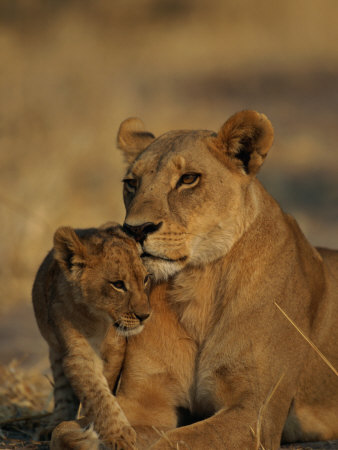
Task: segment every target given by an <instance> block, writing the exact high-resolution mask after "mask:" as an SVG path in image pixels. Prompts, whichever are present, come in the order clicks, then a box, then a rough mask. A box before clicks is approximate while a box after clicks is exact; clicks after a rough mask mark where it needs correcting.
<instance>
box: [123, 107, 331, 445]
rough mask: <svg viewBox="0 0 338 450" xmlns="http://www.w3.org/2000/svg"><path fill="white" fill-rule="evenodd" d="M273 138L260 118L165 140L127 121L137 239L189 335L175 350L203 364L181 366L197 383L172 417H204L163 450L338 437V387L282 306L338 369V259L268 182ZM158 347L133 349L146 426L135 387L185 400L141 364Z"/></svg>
mask: <svg viewBox="0 0 338 450" xmlns="http://www.w3.org/2000/svg"><path fill="white" fill-rule="evenodd" d="M272 141H273V128H272V126H271V123H270V121H269V120H268V119H267V118H266V116H264V115H263V114H259V113H257V112H255V111H243V112H240V113H237V114H235V115H234V116H232V117H231V118H230V119H229V120H227V121H226V122H225V124H224V125H223V126H222V127H221V129H220V131H219V132H218V133H217V134H216V133H214V132H211V131H186V130H180V131H172V132H168V133H166V134H164V135H162V136H160V137H159V138H157V139H155V138H154V136H153V135H152V134H151V133H150V132H147V131H145V130H144V128H143V124H142V122H141V121H140V120H138V119H127V120H126V121H125V122H123V123H122V124H121V127H120V130H119V135H118V146H119V148H120V149H122V150H123V152H124V154H125V157H126V160H127V162H128V163H129V168H128V170H127V173H126V176H125V179H124V201H125V206H126V218H125V224H124V229H125V231H126V232H127V233H129V234H130V235H131V236H133V237H134V239H135V240H136V241H138V242H139V243H140V244H141V246H142V249H143V254H142V258H143V261H144V263H145V265H146V266H147V268H148V270H149V272H151V273H152V274H153V275H154V276H155V278H156V279H157V280H168V289H167V293H166V298H167V300H166V301H167V304H168V305H169V306H170V308H171V311H173V312H174V313H175V315H176V317H177V319H178V323H177V327H181V328H183V329H184V330H185V332H186V333H187V338H186V340H185V341H184V340H180V341H179V340H178V339H177V336H176V335H175V333H171V334H169V333H168V334H167V336H166V342H167V348H168V349H174V348H175V347H177V348H178V347H179V346H180V351H181V348H182V347H183V346H184V345H185V344H184V342H187V343H188V342H189V339H190V342H193V343H194V345H195V346H196V353H195V354H196V357H195V358H193V359H191V358H186V359H184V358H181V359H179V360H177V361H176V364H181V367H178V366H177V367H176V369H175V368H173V367H171V368H172V370H177V371H178V372H179V373H180V374H181V375H182V377H183V378H184V377H185V380H186V383H187V385H188V388H187V389H186V393H185V395H183V393H181V397H177V396H176V397H175V396H174V395H173V396H172V398H175V401H173V402H170V401H167V402H166V403H163V404H161V407H162V409H161V411H162V413H163V417H165V411H167V412H168V415H169V414H170V415H171V417H172V415H173V412H174V411H175V408H179V407H181V406H183V407H185V408H187V409H188V410H189V411H190V413H191V415H193V416H198V417H200V418H201V417H202V418H203V417H204V418H205V419H204V420H200V421H198V422H196V423H193V424H190V425H187V426H184V427H181V428H176V429H172V430H171V431H168V432H167V433H166V435H165V436H163V437H162V438H160V439H159V440H158V441H157V442H156V443H155V444H154V445H153V447H152V448H158V449H165V448H168V449H169V448H176V446H177V445H178V446H179V448H181V447H182V448H189V449H194V450H196V449H201V450H202V449H203V450H204V449H208V448H213V449H229V450H234V449H241V450H243V449H258V448H260V446H262V447H264V448H265V449H277V448H279V445H280V442H281V439H282V436H283V440H284V441H287V442H294V441H301V440H303V441H306V440H320V439H334V438H338V377H337V376H336V375H335V374H334V373H333V371H331V370H330V368H329V367H328V366H327V365H326V364H325V363H324V362H323V361H322V360H321V359H320V358H319V356H318V355H317V354H316V353H315V352H314V350H313V349H312V348H311V347H310V346H309V344H308V343H307V342H306V341H305V340H304V338H303V337H302V336H301V334H300V333H299V332H298V331H297V330H296V329H295V328H294V327H293V326H292V325H291V324H290V322H289V321H287V320H286V318H285V317H284V315H283V314H282V313H281V311H280V310H279V309H278V308H277V306H276V304H277V305H279V306H280V308H282V309H283V310H284V311H285V312H286V313H287V315H288V316H289V317H290V318H291V319H292V320H293V321H294V322H295V323H296V324H297V326H298V327H299V328H300V329H301V330H302V331H303V333H305V335H306V336H308V337H309V338H310V339H311V340H312V341H313V342H314V343H315V345H316V346H318V347H319V349H320V350H321V351H322V352H323V353H324V354H325V356H326V357H327V358H328V359H329V360H330V361H331V363H332V364H333V365H334V366H335V367H338V323H337V318H338V252H336V251H331V250H326V249H315V248H313V247H312V246H311V245H310V244H309V242H308V241H307V240H306V238H305V237H304V235H303V234H302V232H301V230H300V229H299V227H298V225H297V223H296V221H295V220H294V219H293V218H292V217H291V216H289V215H287V214H285V213H284V212H283V211H282V210H281V208H280V207H279V205H278V204H277V203H276V201H275V200H274V199H273V198H272V197H271V196H270V195H269V194H268V193H267V192H266V191H265V189H264V188H263V187H262V185H261V184H260V183H259V181H258V180H257V179H256V177H255V175H256V173H257V172H258V170H259V168H260V166H261V165H262V163H263V161H264V159H265V157H266V155H267V153H268V151H269V149H270V147H271V145H272ZM154 320H155V321H156V316H155V315H154V317H153V321H154ZM154 328H155V327H154ZM154 333H156V330H154ZM148 336H149V346H150V343H151V341H153V342H155V343H156V339H157V338H156V335H155V336H154V335H152V334H149V333H148ZM145 339H147V335H146V334H144V335H143V334H141V335H140V336H135V337H133V338H132V339H131V340H130V341H131V342H132V345H130V346H128V350H127V355H126V364H125V377H124V378H123V377H122V384H121V390H120V392H119V395H120V396H121V401H122V403H121V404H122V405H123V408H124V411H125V413H126V416H127V417H128V418H129V417H130V418H133V417H134V416H135V408H138V411H139V414H138V418H137V421H138V422H137V423H136V424H135V423H133V419H132V420H131V423H132V425H138V426H142V414H141V413H140V411H141V410H142V405H140V403H139V402H138V403H137V402H135V401H133V399H134V386H135V379H137V380H138V384H140V382H141V384H142V380H144V383H145V384H147V383H148V384H147V386H148V387H147V389H149V385H151V384H149V383H150V382H149V379H151V378H152V379H153V386H157V389H159V388H158V386H161V387H160V389H162V391H163V392H166V395H167V397H170V393H173V392H174V391H175V387H174V386H171V387H170V389H171V391H170V390H168V388H167V386H166V383H162V384H161V382H160V381H158V380H159V377H158V375H156V374H158V373H159V372H156V371H154V367H153V366H152V365H150V366H149V365H147V364H144V363H143V359H144V358H142V361H140V353H141V354H142V351H143V350H144V348H146V345H145V341H144V340H145ZM155 345H156V344H155ZM187 345H188V344H187ZM144 357H146V355H144ZM156 376H157V378H156ZM140 380H141V381H140ZM156 380H157V381H156ZM181 385H182V386H183V385H184V382H183V381H182V383H181ZM138 388H139V389H140V387H139V386H138ZM166 389H167V391H166ZM156 398H162V397H161V396H160V394H159V393H158V392H157V397H155V398H153V399H151V400H149V401H150V403H151V401H152V405H153V407H154V408H156ZM145 411H146V408H145ZM144 417H145V419H144V425H146V424H148V423H147V419H146V414H144ZM157 438H158V436H157ZM151 439H152V440H153V441H154V440H156V436H155V437H154V436H152V437H151ZM151 439H149V441H148V444H149V443H150V442H151Z"/></svg>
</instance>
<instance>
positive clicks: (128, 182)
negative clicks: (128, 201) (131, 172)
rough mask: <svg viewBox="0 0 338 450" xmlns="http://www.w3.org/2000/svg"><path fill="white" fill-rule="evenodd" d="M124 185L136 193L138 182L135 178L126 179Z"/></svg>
mask: <svg viewBox="0 0 338 450" xmlns="http://www.w3.org/2000/svg"><path fill="white" fill-rule="evenodd" d="M123 183H124V186H125V187H126V189H127V190H128V191H130V192H134V191H135V189H136V188H137V180H135V179H134V178H125V179H124V180H123Z"/></svg>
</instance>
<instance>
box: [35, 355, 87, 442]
mask: <svg viewBox="0 0 338 450" xmlns="http://www.w3.org/2000/svg"><path fill="white" fill-rule="evenodd" d="M62 358H63V354H62V353H61V352H60V351H58V350H56V349H53V348H52V347H50V349H49V360H50V364H51V368H52V373H53V380H54V388H53V394H54V411H53V413H52V415H51V416H50V418H49V419H48V421H47V422H46V425H45V426H43V427H41V428H40V429H39V430H38V435H39V439H41V440H50V436H51V434H52V431H53V429H54V428H55V427H56V426H57V425H58V424H59V423H61V422H63V421H65V420H72V419H75V417H76V414H77V411H78V408H79V400H78V399H77V397H76V395H75V393H74V391H73V389H72V387H71V385H70V383H69V380H68V379H67V377H66V375H65V373H64V370H63V365H62Z"/></svg>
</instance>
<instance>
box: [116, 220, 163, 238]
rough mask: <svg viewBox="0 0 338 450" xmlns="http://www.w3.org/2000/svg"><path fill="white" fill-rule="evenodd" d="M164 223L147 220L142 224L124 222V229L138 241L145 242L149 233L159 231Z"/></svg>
mask: <svg viewBox="0 0 338 450" xmlns="http://www.w3.org/2000/svg"><path fill="white" fill-rule="evenodd" d="M161 225H162V222H159V223H158V224H155V223H153V222H146V223H143V224H142V225H136V226H133V225H128V224H127V223H124V225H123V230H124V231H125V233H127V234H129V236H131V237H133V238H134V239H135V241H137V242H143V241H144V240H145V239H146V237H147V235H148V234H150V233H154V232H155V231H157V230H158V229H159V228H160V227H161Z"/></svg>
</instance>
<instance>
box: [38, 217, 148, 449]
mask: <svg viewBox="0 0 338 450" xmlns="http://www.w3.org/2000/svg"><path fill="white" fill-rule="evenodd" d="M138 247H139V245H138V244H136V243H135V241H134V240H132V239H130V238H129V237H127V236H126V235H125V234H124V233H123V232H122V230H121V228H120V227H119V226H117V225H114V224H112V223H110V224H107V225H106V226H103V227H101V228H100V229H96V228H92V229H85V230H74V229H73V228H70V227H62V228H59V229H58V230H57V231H56V232H55V235H54V247H53V250H52V251H50V252H49V254H48V255H47V257H46V258H45V260H44V261H43V263H42V265H41V267H40V269H39V271H38V273H37V276H36V279H35V282H34V286H33V295H32V297H33V305H34V310H35V314H36V319H37V322H38V325H39V328H40V331H41V334H42V335H43V337H44V338H45V339H46V341H47V342H48V344H49V348H50V361H51V366H52V371H53V377H54V399H55V407H54V413H53V415H52V420H51V422H50V424H49V427H48V429H52V428H54V427H55V426H56V425H57V424H58V423H60V422H61V421H62V420H69V419H74V418H75V415H76V412H77V407H78V400H79V401H80V402H81V404H82V412H83V413H84V414H85V416H86V418H87V419H88V422H92V423H93V424H94V431H95V432H96V433H97V434H98V435H99V436H100V438H101V440H102V441H103V442H104V443H105V444H106V445H107V446H109V447H110V448H115V447H114V446H115V445H119V446H120V447H121V448H135V441H136V435H135V432H134V430H133V429H132V428H131V426H130V425H129V422H128V420H127V419H126V417H125V415H124V414H123V412H122V410H121V408H120V406H119V405H118V403H117V401H116V399H115V397H114V396H113V395H112V394H111V391H112V389H113V387H114V385H115V382H116V379H117V377H118V375H119V372H120V368H121V366H122V361H123V358H124V354H125V348H126V339H125V336H130V335H133V334H136V333H139V332H140V331H141V330H142V328H143V323H144V320H145V319H146V318H147V317H148V316H149V314H150V309H149V302H148V296H147V290H148V289H147V285H149V277H148V275H147V272H146V269H145V268H144V266H143V264H142V262H141V259H140V258H139V248H138ZM94 431H92V430H89V432H88V433H87V437H88V436H93V438H94V439H95V436H96V435H95V432H94ZM60 448H63V446H62V444H60Z"/></svg>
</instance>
